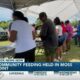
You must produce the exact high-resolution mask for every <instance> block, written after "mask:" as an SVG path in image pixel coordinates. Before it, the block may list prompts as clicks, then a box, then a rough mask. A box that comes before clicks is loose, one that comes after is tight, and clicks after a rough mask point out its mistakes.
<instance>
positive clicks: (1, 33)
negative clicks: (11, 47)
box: [0, 27, 8, 41]
mask: <svg viewBox="0 0 80 80" xmlns="http://www.w3.org/2000/svg"><path fill="white" fill-rule="evenodd" d="M3 40H8V33H7V32H6V31H5V30H4V29H3V28H1V27H0V41H3Z"/></svg>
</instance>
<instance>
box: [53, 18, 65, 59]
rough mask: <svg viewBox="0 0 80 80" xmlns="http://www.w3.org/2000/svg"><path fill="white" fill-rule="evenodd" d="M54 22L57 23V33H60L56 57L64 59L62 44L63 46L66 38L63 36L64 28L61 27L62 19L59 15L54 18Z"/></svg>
mask: <svg viewBox="0 0 80 80" xmlns="http://www.w3.org/2000/svg"><path fill="white" fill-rule="evenodd" d="M54 23H55V25H56V33H57V35H58V47H57V50H56V59H57V60H62V52H63V50H62V46H63V43H64V41H65V38H64V36H63V29H62V27H61V21H60V19H59V17H56V18H55V19H54Z"/></svg>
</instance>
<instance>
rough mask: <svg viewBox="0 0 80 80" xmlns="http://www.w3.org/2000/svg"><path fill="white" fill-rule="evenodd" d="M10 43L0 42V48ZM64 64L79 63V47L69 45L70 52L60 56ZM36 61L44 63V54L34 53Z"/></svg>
mask: <svg viewBox="0 0 80 80" xmlns="http://www.w3.org/2000/svg"><path fill="white" fill-rule="evenodd" d="M9 44H10V42H9V41H1V42H0V46H7V45H9ZM62 57H63V60H62V61H64V62H70V61H75V62H77V61H80V47H77V46H76V45H74V44H73V43H72V45H71V50H70V51H69V53H68V54H63V55H62ZM36 61H37V62H43V61H45V56H44V54H41V53H36Z"/></svg>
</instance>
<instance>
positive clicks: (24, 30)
mask: <svg viewBox="0 0 80 80" xmlns="http://www.w3.org/2000/svg"><path fill="white" fill-rule="evenodd" d="M11 30H15V31H17V39H16V41H15V43H16V48H15V52H16V53H21V52H25V51H28V50H31V49H33V48H35V47H36V44H35V42H34V40H33V36H32V26H31V25H29V24H28V23H27V22H25V21H23V20H16V21H14V22H13V23H12V25H11Z"/></svg>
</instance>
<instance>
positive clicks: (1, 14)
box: [0, 7, 12, 21]
mask: <svg viewBox="0 0 80 80" xmlns="http://www.w3.org/2000/svg"><path fill="white" fill-rule="evenodd" d="M11 19H12V10H10V9H7V8H2V7H0V21H4V20H5V21H7V20H11Z"/></svg>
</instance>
